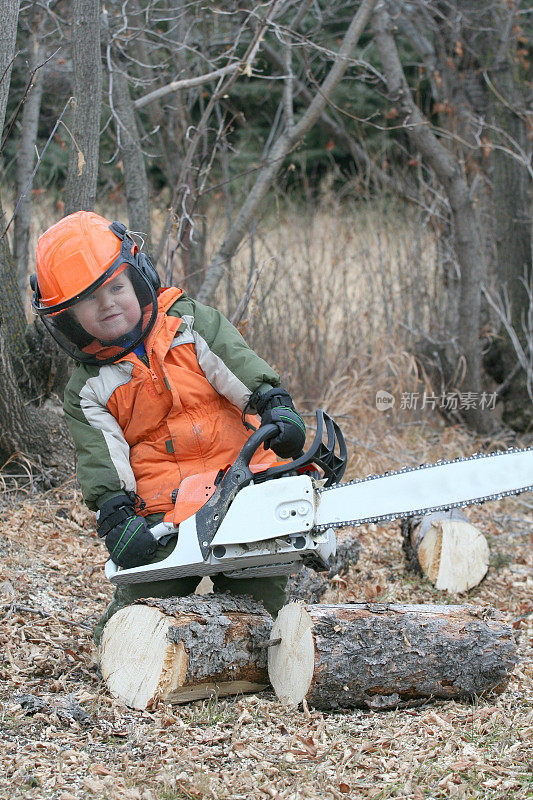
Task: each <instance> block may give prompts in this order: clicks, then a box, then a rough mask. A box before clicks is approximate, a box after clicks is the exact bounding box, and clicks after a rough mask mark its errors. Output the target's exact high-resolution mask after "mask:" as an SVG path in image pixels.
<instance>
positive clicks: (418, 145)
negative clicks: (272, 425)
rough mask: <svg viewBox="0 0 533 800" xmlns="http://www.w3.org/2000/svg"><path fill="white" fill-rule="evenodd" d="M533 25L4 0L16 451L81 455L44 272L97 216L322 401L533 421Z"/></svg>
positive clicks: (516, 11)
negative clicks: (47, 325) (50, 330)
mask: <svg viewBox="0 0 533 800" xmlns="http://www.w3.org/2000/svg"><path fill="white" fill-rule="evenodd" d="M531 16H532V15H531V8H530V7H529V4H528V3H526V2H518V1H517V2H515V0H494V1H493V2H489V3H484V4H483V6H482V7H480V5H479V3H476V2H468V0H461V2H458V1H455V0H454V1H453V2H452V1H451V0H443V2H431V3H430V2H424V0H413V1H412V2H380V3H378V2H372V1H371V0H365V2H362V3H350V2H346V1H345V0H344V1H343V2H332V3H330V2H328V3H322V2H298V3H295V2H289V1H288V0H287V1H286V2H282V0H277V1H276V2H266V3H263V4H252V5H250V6H249V7H248V8H246V7H244V8H241V7H240V6H239V5H238V4H235V3H232V2H227V3H199V2H178V1H177V0H158V1H157V2H155V1H153V2H141V0H128V1H127V2H120V3H119V2H108V3H106V4H105V5H103V4H102V5H100V4H99V3H98V2H77V0H76V2H72V3H66V2H61V0H58V1H57V2H51V1H47V2H27V3H24V2H23V3H19V2H16V1H15V0H13V2H7V0H6V2H3V3H2V19H3V20H5V25H3V30H2V34H1V36H2V41H1V58H2V66H1V83H0V95H1V97H0V101H1V102H0V111H1V112H2V120H4V133H3V137H2V141H1V145H0V147H1V150H2V180H1V201H2V206H3V209H4V221H3V224H2V229H3V230H2V234H1V251H0V271H1V277H2V281H1V283H0V313H1V326H0V336H1V341H2V349H1V353H2V374H1V378H0V422H1V423H2V429H3V431H5V435H4V436H3V438H2V442H1V443H0V454H1V456H2V459H3V461H4V462H5V461H6V460H8V459H10V458H12V457H14V456H15V454H17V453H24V454H25V456H26V457H28V458H29V459H30V461H32V462H35V461H36V460H37V461H39V463H40V464H41V466H42V467H43V468H44V469H45V470H46V469H47V468H49V470H50V471H49V480H50V481H54V480H55V478H54V475H55V473H56V472H57V475H58V478H59V477H64V469H62V468H61V466H60V465H62V466H64V465H65V464H66V463H68V464H70V463H71V457H70V458H69V444H68V439H67V438H65V436H63V435H62V433H61V428H62V426H61V420H58V415H57V414H53V416H50V413H49V412H50V407H51V406H53V403H54V397H55V398H58V397H61V393H62V387H63V386H64V383H65V380H66V378H67V375H68V369H69V366H68V365H67V363H66V361H65V360H64V358H63V357H62V356H61V354H59V353H58V352H57V350H56V348H55V346H53V344H52V343H51V342H49V341H47V340H46V337H45V336H44V334H43V331H42V329H41V328H40V326H39V325H38V324H35V322H34V321H33V318H32V317H31V315H29V314H28V309H29V287H28V275H29V274H30V273H31V272H32V271H33V269H34V249H35V241H36V238H37V236H38V235H39V233H40V232H42V231H43V230H44V229H45V228H46V227H47V226H49V225H50V224H51V223H53V222H54V221H56V220H57V219H58V218H60V217H61V216H62V215H63V214H66V213H70V212H72V211H74V210H77V209H80V208H84V209H94V210H97V211H99V212H100V213H102V214H105V215H107V216H108V217H110V218H111V217H112V218H119V219H122V220H124V221H125V222H127V224H128V225H129V227H130V229H131V230H133V231H138V232H140V236H141V237H142V241H144V247H145V249H146V250H147V252H149V253H150V254H151V255H152V257H153V259H154V261H155V262H156V263H157V266H158V269H159V272H160V274H161V277H162V279H163V280H164V282H165V283H178V284H179V285H181V286H183V288H184V289H186V290H187V291H188V292H190V293H191V294H193V295H195V296H196V297H197V298H198V299H200V300H202V301H204V302H208V303H213V304H217V305H218V306H219V307H220V308H221V309H222V310H223V311H224V312H225V313H226V315H227V316H228V317H229V318H230V319H232V320H233V321H234V322H235V323H236V324H238V325H239V326H240V327H241V329H242V330H243V332H244V333H245V334H246V336H247V338H248V340H249V341H250V343H251V345H252V346H253V347H255V348H256V349H257V350H259V352H261V354H262V355H263V356H264V357H265V358H266V359H267V360H269V361H270V362H271V363H273V364H274V366H275V367H276V368H277V369H278V370H279V371H280V372H281V374H282V375H283V376H284V380H285V382H286V383H287V384H288V386H289V388H290V390H291V391H292V392H293V393H294V395H295V396H296V397H297V398H298V400H299V401H300V404H301V405H302V407H303V408H304V409H305V410H307V411H308V412H310V413H312V411H313V409H314V407H316V405H317V404H320V403H322V404H324V403H325V402H326V403H327V398H328V396H329V395H331V393H332V392H334V393H336V394H337V395H340V396H343V397H345V398H347V397H350V398H351V400H352V401H353V398H354V397H355V395H357V396H358V400H359V403H358V404H357V405H358V407H359V408H360V409H366V410H367V411H368V414H369V415H370V417H369V419H370V418H371V417H372V416H375V413H373V412H375V411H376V410H379V411H380V412H383V413H384V414H385V416H386V418H387V419H388V420H389V422H392V423H393V424H395V423H396V422H398V419H403V421H404V422H405V421H406V420H407V421H408V422H409V423H410V424H419V422H420V415H421V414H422V416H427V415H428V414H429V416H430V417H431V418H432V420H433V421H434V422H435V421H436V422H437V424H438V423H439V422H440V420H441V419H443V420H444V421H445V422H446V423H447V424H453V425H457V424H459V425H463V424H466V425H467V426H468V427H469V428H470V429H471V430H473V431H475V432H477V433H481V434H483V435H487V436H490V435H492V434H494V433H495V431H502V430H504V431H506V432H507V433H510V432H512V431H515V432H527V431H530V430H531V427H532V425H533V402H532V398H533V311H532V294H533V293H532V288H531V287H532V283H531V281H532V269H531V264H532V256H531V252H532V247H531V241H532V240H531V184H532V180H531V178H532V167H531V144H532V136H533V122H532V120H533V116H532V112H531V107H532V106H531V93H532V84H531V61H530V37H529V34H530V31H531V24H532V23H531ZM28 320H29V321H32V322H33V324H32V325H31V326H30V327H29V328H28V329H26V323H27V321H28ZM351 405H353V403H351ZM378 416H379V415H378ZM58 425H59V428H58ZM60 434H61V435H60ZM510 435H512V434H510ZM51 440H52V441H54V443H55V444H54V448H53V450H54V453H55V456H52V455H51V449H50V448H49V447H48V443H49V442H50V441H51ZM58 442H59V443H60V442H64V447H61V446H60V444H58ZM58 453H60V457H58V456H57V454H58ZM52 462H53V463H52ZM60 473H61V475H60Z"/></svg>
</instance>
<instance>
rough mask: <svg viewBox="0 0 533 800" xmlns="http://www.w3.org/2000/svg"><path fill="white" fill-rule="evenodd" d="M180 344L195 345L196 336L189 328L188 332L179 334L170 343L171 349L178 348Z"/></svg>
mask: <svg viewBox="0 0 533 800" xmlns="http://www.w3.org/2000/svg"><path fill="white" fill-rule="evenodd" d="M179 344H194V336H193V335H192V333H191V331H190V330H189V329H188V328H187V330H186V331H182V332H181V333H178V335H177V336H175V337H174V339H172V342H171V343H170V349H172V348H173V347H177V346H178V345H179Z"/></svg>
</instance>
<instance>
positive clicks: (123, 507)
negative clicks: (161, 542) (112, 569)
mask: <svg viewBox="0 0 533 800" xmlns="http://www.w3.org/2000/svg"><path fill="white" fill-rule="evenodd" d="M97 532H98V536H100V538H101V539H104V538H105V544H106V547H107V549H108V550H109V553H110V555H111V558H112V560H113V561H114V562H115V564H117V565H118V566H119V567H124V569H130V568H131V567H139V566H140V565H141V564H146V563H147V562H148V561H150V558H151V557H152V556H153V555H154V553H155V551H156V550H157V541H156V539H155V538H154V536H153V535H152V532H151V531H150V528H149V527H148V525H147V524H146V520H145V519H144V517H140V516H138V515H137V514H136V513H135V507H134V505H133V503H132V501H131V500H130V498H129V497H128V495H126V494H122V495H119V496H118V497H113V498H112V499H111V500H108V501H107V503H104V504H103V505H102V507H101V508H100V512H99V515H98V527H97Z"/></svg>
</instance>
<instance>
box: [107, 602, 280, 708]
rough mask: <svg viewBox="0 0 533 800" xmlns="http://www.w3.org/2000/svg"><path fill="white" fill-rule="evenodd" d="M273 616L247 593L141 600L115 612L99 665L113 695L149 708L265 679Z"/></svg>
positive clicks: (258, 685) (247, 687) (251, 686)
mask: <svg viewBox="0 0 533 800" xmlns="http://www.w3.org/2000/svg"><path fill="white" fill-rule="evenodd" d="M271 628H272V618H271V616H270V615H269V614H268V613H267V612H266V611H265V609H264V607H263V606H262V605H261V604H260V603H257V602H256V601H255V600H253V599H252V598H251V597H246V596H239V597H235V596H231V595H220V594H218V595H208V596H205V597H200V596H198V595H191V596H190V597H172V598H169V599H166V600H160V599H148V600H140V601H139V602H138V603H135V604H134V605H131V606H127V607H126V608H123V609H121V610H120V611H117V613H116V614H114V615H113V616H112V617H111V619H110V620H109V622H108V623H107V624H106V626H105V628H104V631H103V634H102V639H101V644H100V659H99V661H100V670H101V672H102V677H103V679H104V681H105V682H106V684H107V687H108V689H109V691H110V692H111V694H112V695H114V696H115V697H117V698H119V699H120V700H122V701H123V702H124V703H126V705H128V706H130V707H132V708H137V709H146V708H151V707H152V706H153V705H154V704H155V703H156V702H157V701H158V700H163V701H165V702H170V703H185V702H188V701H191V700H199V699H202V698H205V697H209V696H211V695H213V694H217V695H220V696H222V695H230V694H242V693H244V692H255V691H259V690H260V689H264V688H265V687H266V686H267V685H268V675H267V655H266V650H267V648H266V645H267V644H268V638H269V634H270V630H271Z"/></svg>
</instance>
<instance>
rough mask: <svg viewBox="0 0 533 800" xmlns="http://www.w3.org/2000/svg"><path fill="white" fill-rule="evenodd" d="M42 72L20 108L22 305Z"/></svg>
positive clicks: (16, 246) (32, 36)
mask: <svg viewBox="0 0 533 800" xmlns="http://www.w3.org/2000/svg"><path fill="white" fill-rule="evenodd" d="M42 33H43V26H42V24H41V25H39V24H37V26H36V29H35V30H31V31H30V33H29V36H28V47H29V50H30V59H29V60H30V70H31V71H33V70H35V69H36V68H37V67H38V65H39V64H41V63H42V62H43V60H44V55H45V46H44V44H43V42H42V41H40V34H41V35H42ZM43 74H44V68H41V69H38V70H37V72H36V73H35V75H34V77H33V84H32V88H31V90H30V93H29V95H28V97H27V98H26V102H25V103H24V108H23V109H22V131H21V136H20V144H19V152H18V156H17V177H16V182H17V202H18V198H22V201H21V203H20V206H19V209H18V211H17V214H16V217H15V228H14V235H13V254H14V259H15V265H16V270H17V283H18V287H19V291H20V295H21V298H22V302H23V305H25V302H24V300H25V297H26V292H27V289H28V255H29V240H30V224H31V192H32V187H33V181H31V182H30V180H31V174H32V172H33V167H34V162H35V144H36V141H37V129H38V125H39V114H40V111H41V98H42V93H43Z"/></svg>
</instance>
